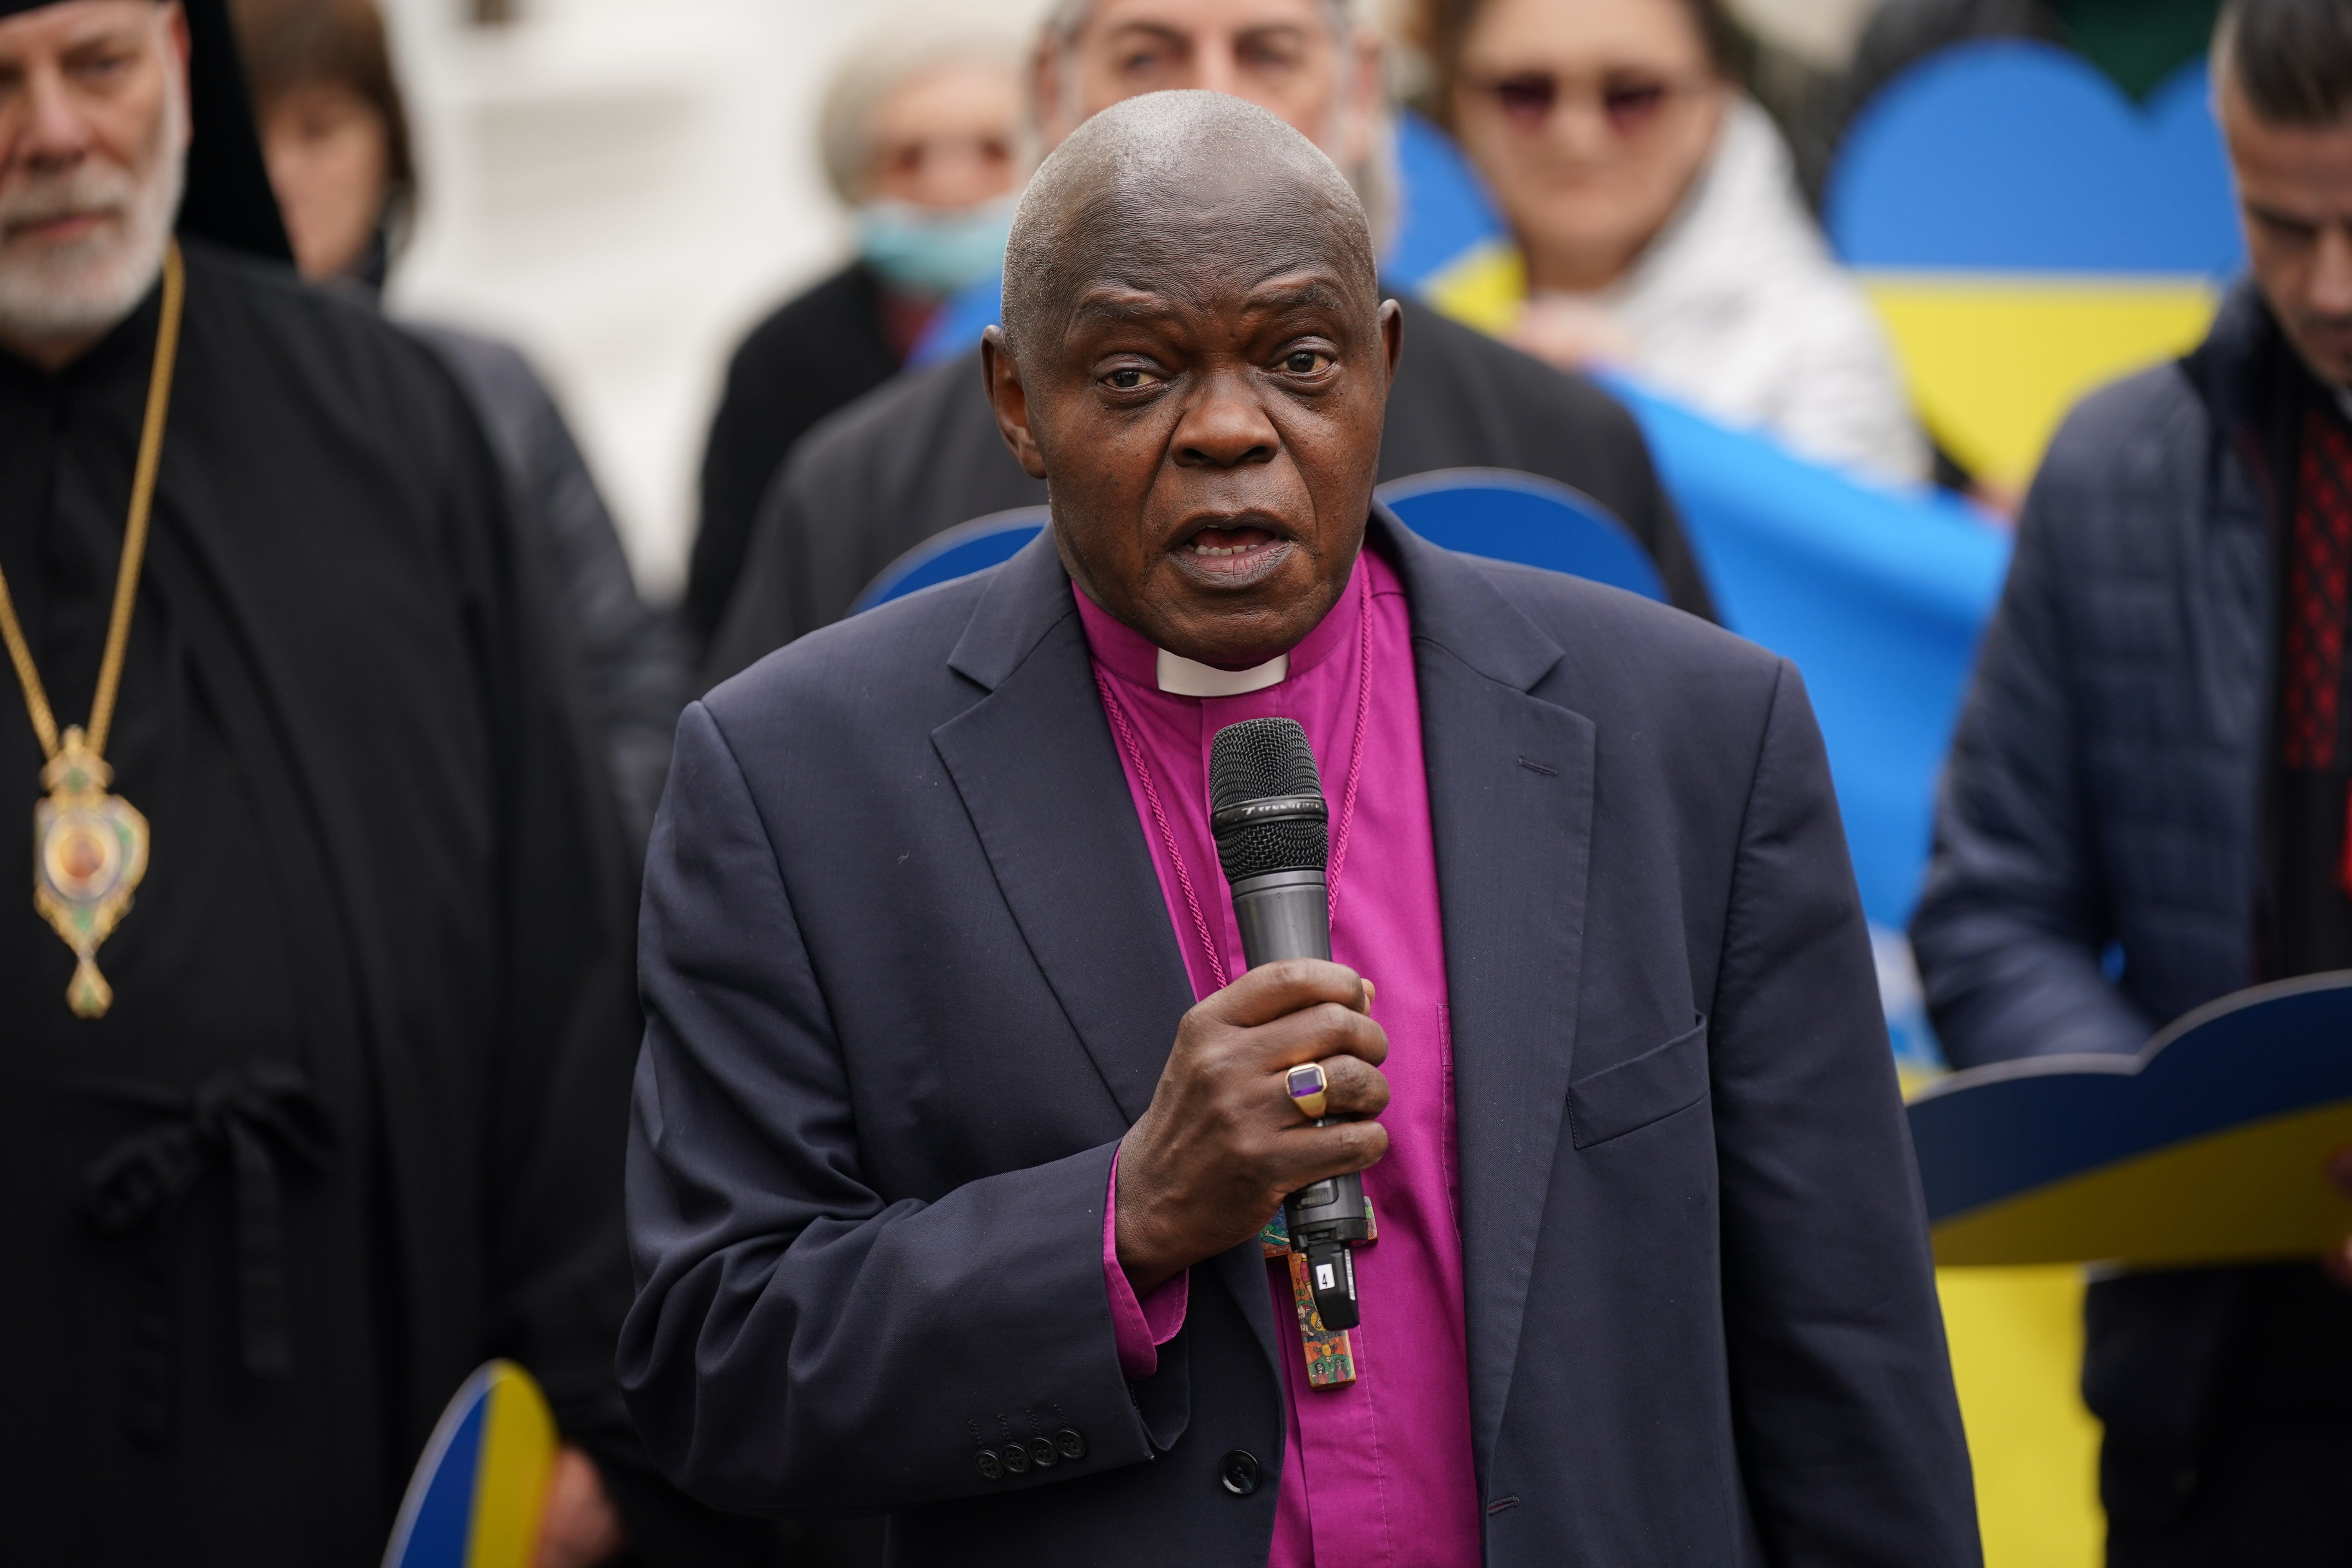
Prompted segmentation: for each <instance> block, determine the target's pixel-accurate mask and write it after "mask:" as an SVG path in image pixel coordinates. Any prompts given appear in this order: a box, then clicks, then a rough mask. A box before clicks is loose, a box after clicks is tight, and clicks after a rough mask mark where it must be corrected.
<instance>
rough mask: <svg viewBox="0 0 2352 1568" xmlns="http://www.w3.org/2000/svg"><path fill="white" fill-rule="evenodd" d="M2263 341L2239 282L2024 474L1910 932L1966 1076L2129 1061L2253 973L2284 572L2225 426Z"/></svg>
mask: <svg viewBox="0 0 2352 1568" xmlns="http://www.w3.org/2000/svg"><path fill="white" fill-rule="evenodd" d="M2269 330H2270V329H2269V328H2268V323H2267V321H2266V319H2265V318H2264V316H2263V311H2262V310H2261V307H2260V305H2259V304H2258V303H2257V302H2256V300H2255V299H2254V297H2253V296H2252V292H2251V290H2246V289H2242V290H2241V291H2240V292H2239V293H2238V294H2237V295H2235V296H2233V297H2232V299H2231V301H2230V302H2229V304H2228V305H2227V306H2226V307H2225V309H2224V310H2223V312H2222V315H2221V320H2220V321H2218V322H2217V323H2216V324H2215V327H2214V331H2213V334H2212V337H2211V338H2210V340H2209V341H2208V342H2207V343H2206V345H2205V346H2204V347H2203V348H2201V349H2200V350H2199V351H2198V353H2197V354H2195V355H2194V356H2192V357H2191V359H2190V360H2189V361H2188V362H2186V363H2181V364H2170V365H2165V366H2163V367H2161V368H2159V369H2156V370H2152V371H2148V372H2147V373H2145V374H2140V375H2137V376H2134V377H2132V378H2131V379H2129V380H2127V381H2125V382H2122V383H2120V384H2116V385H2115V386H2111V387H2109V388H2107V389H2106V390H2105V391H2103V392H2099V393H2096V394H2095V395H2092V396H2091V397H2090V398H2088V399H2087V400H2086V401H2084V404H2083V405H2081V406H2080V407H2079V408H2077V409H2076V410H2075V411H2074V414H2073V415H2072V416H2070V417H2069V418H2068V420H2067V421H2066V424H2065V426H2063V428H2062V429H2061V430H2060V431H2059V433H2058V437H2057V440H2056V441H2055V442H2054V443H2053V446H2052V447H2051V450H2050V455H2049V457H2048V458H2047V459H2046V460H2045V461H2044V462H2043V464H2042V472H2041V474H2040V475H2039V477H2037V478H2036V479H2035V480H2034V484H2033V489H2032V495H2031V496H2030V498H2029V499H2028V500H2027V502H2026V508H2025V514H2024V518H2023V521H2022V523H2021V528H2020V530H2019V535H2018V547H2017V560H2016V563H2015V565H2014V567H2013V568H2012V570H2011V574H2010V578H2009V583H2008V586H2007V588H2006V590H2005V591H2004V592H2003V594H2002V595H2001V601H2000V611H1999V613H1998V615H1997V616H1995V617H1994V620H1993V623H1992V626H1991V627H1990V630H1989V631H1988V633H1987V635H1986V637H1985V645H1984V652H1983V658H1982V660H1981V662H1980V664H1979V668H1978V672H1977V677H1976V681H1975V684H1974V686H1973V687H1972V688H1971V689H1970V691H1969V698H1968V703H1967V707H1966V709H1965V710H1964V711H1963V713H1962V717H1961V721H1960V725H1959V731H1958V736H1957V738H1956V740H1955V742H1954V745H1953V751H1952V757H1951V763H1950V767H1949V772H1948V776H1947V777H1946V779H1945V782H1944V788H1943V795H1942V799H1941V801H1940V803H1939V805H1938V809H1937V821H1936V848H1935V860H1934V864H1933V866H1932V868H1931V869H1930V871H1929V874H1928V880H1927V889H1926V892H1925V893H1924V895H1923V896H1922V898H1921V900H1920V905H1919V910H1918V914H1917V917H1916V919H1915V921H1913V923H1912V940H1913V943H1914V945H1915V946H1916V949H1917V952H1918V955H1919V960H1920V965H1921V969H1922V971H1923V972H1924V974H1925V978H1926V981H1927V999H1928V1004H1929V1006H1930V1008H1931V1009H1932V1010H1933V1013H1934V1016H1935V1020H1936V1026H1937V1032H1938V1033H1939V1034H1940V1035H1941V1036H1942V1037H1943V1040H1944V1045H1945V1048H1946V1050H1947V1052H1948V1054H1949V1055H1950V1057H1951V1058H1952V1059H1953V1061H1955V1062H1956V1063H1958V1064H1961V1065H1964V1066H1974V1065H1977V1064H1979V1063H1982V1062H1988V1061H1995V1060H2000V1059H2003V1058H2011V1057H2021V1056H2038V1055H2047V1054H2051V1053H2055V1052H2064V1051H2132V1050H2137V1048H2138V1047H2140V1046H2141V1045H2143V1044H2144V1043H2146V1041H2147V1037H2148V1036H2149V1035H2150V1034H2151V1033H2152V1032H2153V1031H2154V1029H2155V1028H2156V1027H2157V1026H2160V1025H2162V1024H2164V1023H2167V1022H2168V1021H2169V1020H2171V1019H2173V1018H2176V1017H2178V1016H2180V1015H2181V1014H2183V1013H2186V1012H2188V1011H2189V1009H2190V1008H2192V1007H2196V1006H2199V1005H2202V1004H2204V1003H2206V1002H2209V1001H2211V1000H2213V999H2214V998H2215V997H2218V996H2221V995H2224V994H2227V993H2229V992H2231V991H2234V990H2237V989H2239V988H2241V987H2242V986H2244V985H2246V984H2251V983H2252V981H2253V980H2254V979H2255V977H2256V974H2255V964H2254V952H2253V939H2254V929H2255V908H2254V897H2255V889H2256V887H2257V885H2258V881H2259V876H2260V859H2259V855H2258V852H2257V846H2258V841H2259V836H2260V802H2261V795H2262V784H2263V763H2262V752H2263V742H2264V740H2265V738H2266V737H2267V735H2268V733H2269V715H2270V709H2271V704H2270V701H2269V690H2270V679H2271V676H2270V668H2271V658H2272V647H2273V642H2274V640H2275V630H2274V627H2275V619H2274V611H2273V604H2272V598H2273V587H2272V573H2273V561H2272V545H2271V541H2270V528H2269V521H2268V517H2267V512H2266V508H2265V504H2264V501H2263V490H2262V489H2261V488H2260V485H2261V483H2262V481H2260V480H2258V479H2257V477H2256V475H2255V473H2254V472H2253V470H2252V469H2251V468H2249V467H2248V466H2247V463H2246V462H2245V460H2244V458H2243V457H2242V452H2241V449H2240V444H2239V442H2238V441H2237V440H2236V439H2234V438H2233V437H2232V436H2231V432H2232V430H2233V429H2234V428H2235V426H2237V424H2238V422H2239V419H2240V417H2241V415H2240V412H2239V410H2240V409H2241V408H2242V402H2243V386H2244V383H2245V381H2246V379H2247V377H2248V374H2249V366H2250V364H2251V363H2252V358H2253V355H2254V353H2255V352H2256V350H2257V347H2258V345H2259V343H2260V342H2261V341H2262V339H2263V334H2264V333H2265V332H2266V331H2269ZM2111 947H2112V948H2113V949H2114V950H2115V952H2116V954H2118V955H2119V958H2120V978H2119V979H2112V980H2111V978H2110V975H2109V973H2107V972H2106V970H2107V967H2108V965H2109V959H2108V953H2109V950H2110V948H2111Z"/></svg>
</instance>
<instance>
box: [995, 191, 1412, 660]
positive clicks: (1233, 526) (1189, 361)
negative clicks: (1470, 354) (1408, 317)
mask: <svg viewBox="0 0 2352 1568" xmlns="http://www.w3.org/2000/svg"><path fill="white" fill-rule="evenodd" d="M1324 226H1325V225H1324V224H1323V223H1322V222H1321V221H1320V220H1319V219H1318V218H1315V217H1311V216H1307V217H1303V216H1302V215H1301V213H1300V212H1299V210H1298V206H1297V202H1295V201H1292V202H1289V203H1287V204H1286V203H1285V202H1284V201H1283V200H1282V199H1281V198H1280V197H1278V196H1265V195H1253V194H1244V195H1233V194H1228V193H1223V192H1217V193H1209V192H1195V193H1194V194H1193V195H1192V197H1191V198H1190V199H1177V200H1167V199H1162V200H1160V201H1157V202H1155V203H1153V204H1151V210H1150V211H1149V212H1146V211H1142V210H1134V211H1131V212H1129V214H1127V215H1126V216H1125V218H1124V220H1123V221H1120V222H1119V223H1118V226H1117V227H1118V237H1117V239H1116V241H1115V242H1113V241H1111V240H1108V239H1105V240H1104V241H1103V242H1101V243H1099V244H1097V246H1095V247H1094V249H1095V252H1096V254H1097V256H1100V257H1103V258H1106V259H1105V260H1104V261H1103V262H1102V264H1101V265H1099V266H1098V267H1097V268H1096V269H1095V276H1093V277H1092V279H1090V280H1089V281H1087V282H1086V283H1085V284H1083V285H1082V286H1081V287H1080V288H1079V289H1077V290H1076V294H1075V296H1074V299H1073V302H1072V308H1071V309H1070V310H1069V311H1068V312H1067V314H1066V318H1065V319H1064V320H1063V321H1058V322H1053V321H1049V322H1046V323H1045V325H1044V326H1042V327H1038V328H1034V329H1032V330H1031V331H1032V335H1033V336H1034V337H1035V338H1036V339H1037V340H1039V341H1035V342H1024V343H1023V344H1021V345H1019V352H1020V355H1021V357H1020V360H1019V363H1018V364H1017V365H1016V364H1015V363H1013V360H1012V358H1011V357H1010V355H1009V354H1008V353H1007V352H1006V350H1005V348H1004V345H1003V340H1002V338H1001V336H1000V334H999V333H998V332H997V331H995V330H993V329H992V330H991V331H990V333H989V336H988V340H987V342H986V344H985V347H984V351H983V352H984V354H985V356H986V357H987V359H988V362H989V363H988V374H989V386H990V395H991V398H992V401H993V402H994V404H995V406H996V411H997V420H998V424H999V426H1001V427H1002V428H1003V431H1004V434H1005V437H1006V439H1007V441H1008V442H1009V443H1010V444H1011V445H1012V447H1013V451H1014V453H1015V455H1016V456H1018V457H1019V458H1020V459H1021V462H1022V465H1023V466H1024V468H1027V469H1028V471H1029V472H1030V473H1031V474H1033V475H1035V476H1037V477H1040V478H1045V477H1049V476H1050V478H1051V480H1052V497H1053V507H1054V529H1055V542H1056V543H1057V544H1058V545H1059V547H1060V550H1061V553H1062V559H1063V562H1064V563H1065V564H1066V566H1067V567H1068V568H1069V572H1070V575H1071V576H1072V577H1073V578H1074V579H1076V582H1077V584H1079V586H1080V587H1081V588H1083V589H1084V590H1085V591H1086V592H1087V595H1089V596H1090V597H1092V598H1093V599H1094V601H1095V602H1096V603H1097V604H1098V605H1101V606H1102V607H1103V608H1104V609H1105V610H1108V612H1110V614H1112V615H1113V616H1117V617H1118V619H1119V620H1121V621H1123V622H1125V623H1126V624H1127V625H1129V626H1132V627H1134V628H1135V629H1136V630H1137V631H1139V632H1141V633H1142V634H1143V635H1144V636H1145V637H1150V639H1151V640H1152V641H1153V642H1154V643H1156V644H1158V645H1159V646H1160V647H1164V648H1167V649H1169V650H1170V651H1171V652H1174V653H1178V654H1181V655H1183V656H1184V657H1185V658H1194V659H1199V660H1201V661H1202V662H1204V663H1210V664H1220V665H1225V666H1229V667H1241V666H1246V665H1252V664H1257V663H1261V662H1263V661H1265V659H1268V658H1273V657H1274V656H1275V655H1276V654H1278V653H1283V652H1286V651H1288V650H1289V649H1290V648H1291V647H1295V646H1297V643H1298V641H1299V640H1300V639H1301V638H1303V637H1305V636H1306V635H1307V633H1308V632H1309V631H1311V630H1313V629H1314V627H1315V626H1316V624H1317V623H1318V621H1320V620H1321V619H1322V618H1323V616H1324V615H1325V613H1326V612H1327V611H1328V610H1329V609H1330V607H1331V605H1332V604H1333V603H1334V602H1335V601H1336V600H1337V599H1338V597H1339V591H1340V589H1341V588H1342V587H1344V586H1345V585H1346V583H1347V580H1348V574H1349V571H1350V569H1351V568H1352V567H1353V566H1354V564H1355V560H1356V552H1357V550H1358V549H1359V547H1360V545H1361V543H1362V541H1363V531H1364V523H1365V519H1366V518H1367V516H1368V515H1369V513H1370V506H1371V491H1372V483H1373V479H1374V476H1375V469H1376V468H1377V467H1378V463H1379V458H1380V444H1381V414H1382V409H1383V407H1384V405H1385V404H1386V401H1387V397H1388V388H1389V376H1390V374H1391V371H1392V370H1393V368H1394V365H1395V362H1396V355H1397V352H1398V346H1399V342H1400V319H1399V315H1398V311H1397V307H1396V306H1395V304H1394V303H1389V304H1386V305H1377V306H1376V304H1375V300H1377V298H1378V296H1377V294H1376V293H1374V292H1373V291H1372V290H1371V289H1370V287H1369V279H1360V278H1359V279H1351V278H1349V276H1348V274H1347V273H1346V271H1345V270H1344V269H1343V268H1341V267H1340V266H1339V264H1337V263H1336V262H1334V261H1333V260H1331V259H1329V258H1328V255H1327V254H1318V251H1323V252H1328V250H1329V249H1330V248H1332V247H1318V245H1317V244H1316V243H1315V242H1314V235H1315V234H1316V233H1318V232H1319V231H1320V230H1321V229H1323V228H1324ZM1269 235H1275V236H1282V237H1286V238H1287V239H1288V240H1290V241H1292V242H1293V243H1283V242H1282V241H1280V240H1277V241H1276V243H1275V244H1273V245H1271V246H1269V245H1268V244H1267V243H1266V239H1265V237H1267V236H1269ZM1217 236H1234V237H1246V239H1245V242H1242V243H1227V244H1223V245H1220V244H1218V243H1216V241H1215V239H1214V238H1213V237H1217ZM1204 237H1205V238H1204ZM1055 329H1058V331H1055Z"/></svg>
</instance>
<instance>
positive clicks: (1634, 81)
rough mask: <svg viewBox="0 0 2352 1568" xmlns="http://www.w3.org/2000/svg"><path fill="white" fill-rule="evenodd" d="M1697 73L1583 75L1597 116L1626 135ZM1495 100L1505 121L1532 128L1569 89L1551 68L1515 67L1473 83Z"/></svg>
mask: <svg viewBox="0 0 2352 1568" xmlns="http://www.w3.org/2000/svg"><path fill="white" fill-rule="evenodd" d="M1699 81H1700V79H1699V78H1697V77H1680V78H1677V77H1667V76H1651V75H1647V74H1644V73H1640V72H1633V71H1612V72H1610V73H1609V74H1608V75H1606V76H1603V77H1601V78H1600V79H1598V80H1597V81H1594V80H1592V79H1589V78H1588V79H1586V82H1587V83H1588V84H1589V85H1588V86H1587V89H1586V90H1587V95H1588V96H1590V97H1591V99H1592V100H1594V101H1595V102H1596V103H1597V104H1598V106H1599V108H1600V110H1601V118H1602V119H1603V120H1605V121H1608V123H1609V127H1610V129H1611V130H1612V131H1614V132H1617V133H1618V134H1619V135H1621V136H1622V135H1628V134H1631V133H1632V132H1635V131H1638V130H1640V129H1641V128H1642V127H1643V126H1644V125H1646V124H1647V123H1649V121H1652V120H1654V119H1656V118H1657V115H1658V112H1659V110H1663V109H1664V108H1665V107H1666V105H1667V104H1668V103H1670V102H1672V101H1673V100H1675V99H1676V98H1679V97H1681V96H1682V95H1683V94H1685V93H1686V92H1689V91H1691V90H1692V89H1695V88H1696V87H1697V86H1698V84H1699ZM1475 87H1476V89H1477V90H1478V91H1480V92H1482V93H1484V94H1486V96H1487V97H1488V98H1491V99H1493V100H1495V106H1496V108H1498V109H1500V110H1502V111H1503V114H1504V117H1505V118H1506V119H1508V120H1511V121H1516V122H1517V123H1518V124H1519V125H1521V126H1523V127H1525V128H1527V129H1529V130H1532V129H1534V128H1536V127H1538V126H1540V125H1541V124H1543V123H1544V122H1545V121H1548V120H1549V119H1550V118H1551V115H1552V110H1555V109H1558V108H1559V101H1560V100H1561V99H1563V98H1566V97H1569V96H1570V94H1571V92H1572V91H1573V89H1572V88H1571V87H1570V85H1569V84H1567V83H1563V82H1562V81H1561V79H1559V77H1557V76H1554V75H1553V74H1552V73H1551V72H1549V71H1532V70H1531V71H1514V72H1512V73H1511V74H1510V75H1508V76H1504V77H1495V78H1492V79H1488V80H1486V81H1482V82H1478V83H1476V84H1475Z"/></svg>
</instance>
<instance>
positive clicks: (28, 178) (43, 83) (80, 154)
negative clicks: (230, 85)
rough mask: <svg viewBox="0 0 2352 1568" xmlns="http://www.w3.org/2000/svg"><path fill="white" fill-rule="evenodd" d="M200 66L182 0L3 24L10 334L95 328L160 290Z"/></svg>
mask: <svg viewBox="0 0 2352 1568" xmlns="http://www.w3.org/2000/svg"><path fill="white" fill-rule="evenodd" d="M186 63H187V33H186V25H185V23H184V20H183V19H182V16H181V14H180V8H179V6H178V5H154V4H152V3H151V0H65V3H64V4H59V5H45V6H41V7H39V8H38V9H36V10H32V11H26V12H23V13H20V14H18V15H17V16H11V17H9V18H8V19H6V20H5V21H0V336H4V337H5V338H6V339H8V340H9V341H10V342H16V343H20V344H21V343H25V342H40V341H47V340H55V339H58V338H67V339H71V338H76V337H87V336H90V335H95V333H98V332H102V331H105V329H106V328H107V327H110V326H111V325H112V324H113V322H114V321H118V320H120V319H121V317H122V316H123V315H126V314H128V313H129V311H130V310H131V309H132V308H133V307H134V306H135V305H136V304H137V302H138V300H139V298H140V297H141V296H142V295H143V294H144V293H145V292H146V290H147V289H148V287H149V286H150V284H151V283H152V280H153V277H154V268H155V267H156V265H157V264H158V263H160V261H161V259H162V254H163V244H164V242H165V239H166V238H167V237H168V235H169V232H170V228H171V222H172V217H173V209H174V208H176V207H177V205H178V201H179V189H180V186H179V181H180V173H181V160H182V158H183V156H184V153H185V150H186V146H187V117H186V92H187V86H186Z"/></svg>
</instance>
